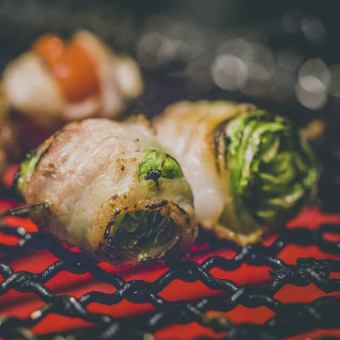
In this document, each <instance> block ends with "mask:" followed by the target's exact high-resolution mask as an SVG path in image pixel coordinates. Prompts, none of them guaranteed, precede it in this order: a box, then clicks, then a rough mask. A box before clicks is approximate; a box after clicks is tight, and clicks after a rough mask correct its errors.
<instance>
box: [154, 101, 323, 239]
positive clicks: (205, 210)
mask: <svg viewBox="0 0 340 340" xmlns="http://www.w3.org/2000/svg"><path fill="white" fill-rule="evenodd" d="M155 126H156V129H157V136H158V140H159V142H160V144H161V145H162V146H164V147H165V148H166V149H167V150H168V151H169V153H170V154H172V155H173V156H174V157H176V159H177V160H178V161H179V163H180V164H181V166H182V169H183V171H184V174H185V176H186V177H187V179H188V181H189V183H190V184H191V187H192V189H193V193H194V202H195V209H196V214H197V217H198V221H199V222H200V223H201V224H202V226H203V227H205V228H208V229H211V230H213V231H214V232H215V233H216V234H217V235H218V236H219V237H221V238H226V239H232V240H234V241H236V242H237V243H239V244H241V245H246V244H248V243H252V242H256V241H257V240H258V239H259V238H260V236H261V234H262V233H263V231H264V230H266V229H272V228H275V227H276V226H279V225H281V224H283V223H284V222H286V221H287V220H288V219H290V218H291V217H293V216H294V215H296V214H297V213H298V212H299V211H300V209H301V208H302V207H303V206H304V205H305V204H306V202H307V201H308V200H309V199H310V198H311V197H312V196H313V194H314V193H315V191H316V184H317V179H318V173H317V169H316V163H315V159H314V156H313V154H312V151H311V149H310V147H309V146H308V144H307V142H306V141H305V140H304V138H303V137H302V136H301V135H300V134H299V133H298V132H297V131H296V130H294V128H293V126H292V125H291V124H290V122H289V121H287V120H286V119H284V118H283V117H280V116H277V115H273V114H271V113H269V112H267V111H264V110H261V109H259V108H257V107H255V106H253V105H247V104H236V103H231V102H223V101H216V102H208V101H206V102H203V101H202V102H197V103H190V102H180V103H177V104H174V105H171V106H170V107H168V108H167V109H166V110H165V112H164V113H163V114H162V115H161V116H160V117H158V118H157V119H156V121H155Z"/></svg>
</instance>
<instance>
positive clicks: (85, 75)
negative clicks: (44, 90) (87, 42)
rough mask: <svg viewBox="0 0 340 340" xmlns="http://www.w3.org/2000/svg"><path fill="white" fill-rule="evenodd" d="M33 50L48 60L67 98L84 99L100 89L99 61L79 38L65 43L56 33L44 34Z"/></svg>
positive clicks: (72, 100) (49, 66) (47, 62)
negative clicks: (97, 63) (97, 66)
mask: <svg viewBox="0 0 340 340" xmlns="http://www.w3.org/2000/svg"><path fill="white" fill-rule="evenodd" d="M33 50H34V51H35V52H36V53H37V54H38V55H39V56H40V57H41V58H42V59H43V60H44V61H45V62H46V64H47V65H48V68H49V69H50V71H51V72H52V74H53V76H54V78H55V79H56V80H57V82H58V84H59V86H60V87H61V89H62V91H63V94H64V95H65V97H66V99H67V100H68V101H70V102H78V101H82V100H84V99H86V98H88V97H89V96H91V95H94V94H98V93H99V92H100V86H99V79H98V75H97V70H96V63H95V61H94V60H93V58H92V56H91V55H90V54H89V53H88V52H87V50H86V48H84V46H82V45H81V44H80V43H79V42H78V41H77V40H76V39H74V40H71V41H70V42H69V43H67V44H65V43H64V42H63V41H62V39H60V38H59V37H58V36H56V35H52V34H49V35H44V36H42V37H41V38H39V39H38V40H37V42H36V43H35V44H34V46H33Z"/></svg>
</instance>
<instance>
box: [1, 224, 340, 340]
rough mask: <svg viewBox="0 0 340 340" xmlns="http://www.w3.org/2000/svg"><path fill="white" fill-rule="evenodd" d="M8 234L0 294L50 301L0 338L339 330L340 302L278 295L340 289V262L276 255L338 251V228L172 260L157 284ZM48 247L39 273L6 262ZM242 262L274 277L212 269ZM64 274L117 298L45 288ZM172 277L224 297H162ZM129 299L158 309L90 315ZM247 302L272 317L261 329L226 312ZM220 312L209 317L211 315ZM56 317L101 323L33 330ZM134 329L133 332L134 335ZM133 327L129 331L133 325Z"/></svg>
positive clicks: (9, 230) (7, 323)
mask: <svg viewBox="0 0 340 340" xmlns="http://www.w3.org/2000/svg"><path fill="white" fill-rule="evenodd" d="M0 231H1V233H2V234H3V235H12V236H13V235H14V236H16V237H18V239H19V241H18V243H17V244H16V245H11V246H9V245H5V244H0V252H1V253H2V254H3V256H2V261H1V262H0V274H1V275H2V276H3V278H4V279H3V281H2V283H1V284H0V296H2V295H4V294H6V292H8V291H9V290H10V289H14V290H17V291H19V292H31V293H34V294H36V295H37V296H38V297H39V298H40V299H41V300H42V301H43V302H44V303H45V304H44V305H43V306H42V307H41V308H40V309H39V310H36V311H34V312H33V311H32V314H31V315H30V316H29V317H28V318H16V317H10V316H8V317H4V318H2V320H1V321H0V336H3V337H5V338H11V337H12V338H13V337H18V336H20V337H23V338H27V339H32V338H33V339H34V338H42V339H44V338H51V337H53V336H54V337H55V338H58V339H63V338H65V339H66V337H67V339H70V336H71V338H72V339H78V338H79V339H80V338H82V337H83V336H84V334H86V335H87V336H91V334H92V336H93V337H95V338H102V339H108V338H110V339H111V338H119V339H120V338H131V339H132V338H144V339H145V336H146V334H150V336H151V334H152V333H154V332H156V331H157V330H159V329H162V328H163V327H165V326H167V325H169V324H176V323H177V324H189V323H192V322H197V323H199V324H201V325H202V326H204V327H208V328H211V329H213V330H215V331H217V332H221V336H222V335H224V336H225V337H226V338H227V339H238V338H247V337H250V336H251V337H252V338H261V339H276V338H278V337H280V338H281V337H287V336H291V335H294V334H299V333H301V332H304V331H308V330H311V329H318V328H339V327H340V319H339V317H338V312H339V310H340V298H337V297H335V296H324V297H321V298H319V299H317V300H315V301H313V302H311V303H308V304H302V303H282V302H280V301H279V300H278V299H276V298H275V294H276V293H277V292H279V291H280V290H281V289H282V288H283V287H285V286H286V285H288V284H290V285H295V286H307V285H309V284H310V283H313V284H315V285H316V286H317V287H318V288H319V289H320V290H322V291H323V292H325V293H332V292H340V280H339V279H334V278H331V276H332V275H333V274H335V273H337V272H340V261H335V260H316V259H313V258H300V259H298V260H297V262H296V264H295V265H289V264H287V263H285V262H284V261H282V260H281V259H279V258H278V257H277V255H278V253H279V252H280V251H281V250H282V249H283V248H285V247H287V246H288V245H289V244H296V245H304V246H305V245H316V246H317V247H318V248H319V249H321V250H322V251H323V252H326V253H329V254H340V242H331V241H329V240H327V237H325V235H326V234H327V233H329V232H331V233H332V234H340V225H334V224H324V225H322V226H321V227H320V228H318V229H317V230H311V229H308V228H304V227H299V228H294V229H284V230H283V231H282V232H281V233H280V235H279V236H278V238H277V239H276V240H275V242H274V243H272V244H271V245H268V246H267V245H251V246H248V247H246V248H243V249H242V248H239V247H238V246H236V245H234V244H233V245H231V246H232V247H233V249H234V250H235V251H236V255H235V256H234V257H233V258H232V259H227V258H224V257H221V256H212V257H209V258H207V259H206V260H205V261H204V262H202V263H198V262H195V261H184V260H182V261H180V260H175V261H174V262H170V263H167V266H168V270H167V271H166V273H164V274H163V275H161V276H159V277H158V278H157V279H156V280H154V281H153V282H146V281H142V280H130V281H126V280H124V278H123V277H121V276H119V275H116V274H112V273H108V272H106V271H105V270H103V269H102V268H101V267H100V266H99V265H98V263H97V262H96V261H94V260H93V259H91V258H89V257H87V256H86V255H85V254H83V253H79V252H72V251H70V250H67V249H65V248H64V247H63V246H61V245H60V244H59V243H58V242H56V241H55V240H53V239H51V238H50V237H48V236H46V235H44V234H41V233H27V232H26V231H25V229H23V228H20V227H18V228H15V227H9V226H5V225H3V226H2V227H1V229H0ZM32 248H33V249H48V250H49V251H50V252H51V253H53V254H54V255H55V256H56V257H57V258H58V259H59V260H58V261H57V262H55V263H53V264H52V265H50V266H48V267H47V268H46V269H45V270H43V271H42V272H41V273H40V274H33V273H30V272H27V271H18V272H15V271H13V269H12V268H11V267H10V266H9V265H8V264H7V262H8V261H7V259H8V258H9V257H11V256H18V254H25V252H27V250H28V249H32ZM243 263H247V264H249V265H251V266H266V267H268V268H270V269H271V280H270V282H268V283H266V284H265V285H254V284H246V285H237V284H235V283H234V282H232V281H230V280H227V279H221V278H217V277H215V276H214V275H212V274H211V270H212V269H216V268H220V269H223V270H227V271H232V270H235V269H237V268H239V267H240V266H241V265H242V264H243ZM61 271H68V272H70V273H73V274H77V275H81V274H84V273H91V274H92V275H93V276H94V277H95V279H96V280H97V281H98V282H103V283H106V284H109V285H112V287H113V288H114V289H116V291H115V292H114V293H112V294H107V293H103V292H98V291H93V292H88V293H86V294H84V295H83V296H81V297H80V298H75V297H72V296H66V295H54V294H53V291H51V290H50V289H49V288H47V287H46V284H48V282H49V281H50V280H51V279H53V278H54V277H55V276H56V275H57V274H58V273H60V272H61ZM174 280H182V281H184V282H190V283H194V282H198V281H200V282H201V283H203V284H204V285H205V286H207V287H209V288H211V289H216V290H222V291H223V295H222V296H221V295H219V296H207V297H204V298H202V299H200V300H198V301H187V300H180V301H179V300H178V301H168V300H166V299H164V298H162V297H161V296H160V293H161V292H162V291H163V290H164V289H165V288H166V287H167V286H168V285H169V284H170V283H172V282H173V281H174ZM123 299H126V300H128V301H130V302H132V303H135V304H142V303H151V304H152V305H153V306H154V308H155V312H153V313H150V314H147V315H144V316H142V317H134V318H132V319H131V318H127V319H115V318H113V317H112V316H110V315H106V314H100V313H92V312H90V311H89V310H88V309H87V306H88V305H89V304H90V303H93V302H96V303H99V304H105V305H115V304H118V303H119V302H121V301H122V300H123ZM239 305H243V306H246V307H251V308H254V307H260V306H263V307H267V308H269V309H270V310H272V311H273V312H274V313H275V315H274V316H273V317H272V318H270V319H269V320H268V321H267V322H266V323H265V324H263V325H255V324H241V325H238V324H232V323H231V322H230V321H229V320H228V319H226V318H225V317H224V316H222V314H221V313H217V312H226V311H230V310H232V309H234V308H235V307H237V306H239ZM212 311H214V312H215V313H212V314H211V313H210V314H209V313H208V314H207V312H212ZM51 313H53V314H59V315H64V316H67V317H71V318H75V317H77V318H81V319H82V320H84V321H88V322H92V323H94V324H95V325H96V326H95V327H93V328H90V329H79V330H75V331H72V333H71V335H70V333H68V334H48V335H44V336H34V335H33V333H32V332H31V330H30V329H31V328H32V327H33V326H35V325H36V324H38V323H40V322H43V321H44V319H45V318H46V317H47V316H48V315H49V314H51ZM131 324H133V325H134V327H133V328H134V329H133V330H131ZM129 325H130V327H129Z"/></svg>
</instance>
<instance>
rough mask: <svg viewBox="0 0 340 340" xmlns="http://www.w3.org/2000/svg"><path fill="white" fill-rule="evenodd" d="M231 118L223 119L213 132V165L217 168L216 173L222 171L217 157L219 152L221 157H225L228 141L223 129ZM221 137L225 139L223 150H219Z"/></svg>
mask: <svg viewBox="0 0 340 340" xmlns="http://www.w3.org/2000/svg"><path fill="white" fill-rule="evenodd" d="M230 121H231V119H228V120H225V121H224V122H223V123H222V124H220V125H219V126H218V127H217V128H216V129H215V131H214V133H213V152H214V156H215V157H214V161H215V167H216V170H217V173H218V174H219V175H220V174H221V173H222V171H223V169H222V168H221V164H220V162H219V157H220V156H221V153H223V155H222V156H223V157H226V152H227V149H228V144H229V141H228V139H227V136H226V134H225V129H226V127H227V125H228V124H229V122H230ZM221 138H223V140H224V141H225V148H224V150H221Z"/></svg>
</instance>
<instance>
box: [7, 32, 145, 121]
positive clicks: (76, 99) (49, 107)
mask: <svg viewBox="0 0 340 340" xmlns="http://www.w3.org/2000/svg"><path fill="white" fill-rule="evenodd" d="M3 82H4V88H5V92H6V96H7V97H8V101H9V103H10V105H11V106H12V107H13V108H14V109H16V110H18V111H20V112H22V113H24V114H26V115H28V116H30V118H33V119H34V120H35V121H38V122H39V123H40V124H41V123H44V124H45V125H46V124H47V123H51V122H52V123H54V122H55V121H56V120H62V121H70V120H75V119H82V118H86V117H94V116H95V117H98V116H101V117H113V116H115V115H116V114H117V113H119V112H121V111H122V110H123V108H124V105H125V102H126V101H127V100H129V99H132V98H135V97H137V96H138V95H140V94H141V92H142V90H143V82H142V79H141V74H140V70H139V67H138V66H137V64H136V63H135V61H133V60H132V59H131V58H129V57H125V56H124V57H121V56H117V55H116V54H114V53H113V52H112V51H111V50H110V49H109V48H108V47H107V46H106V45H105V44H104V43H103V42H102V41H100V40H99V39H98V38H97V37H96V36H95V35H93V34H91V33H89V32H86V31H80V32H78V33H76V34H75V35H74V36H73V37H72V39H71V40H70V41H68V42H65V41H63V40H62V39H61V38H59V37H58V36H56V35H53V34H48V35H44V36H42V37H40V38H39V39H38V40H37V41H36V42H35V43H34V45H33V47H32V49H31V50H30V51H28V52H26V53H24V54H22V55H21V56H19V57H18V58H17V59H16V60H14V61H13V62H11V63H10V64H9V65H8V66H7V67H6V69H5V71H4V76H3Z"/></svg>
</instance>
